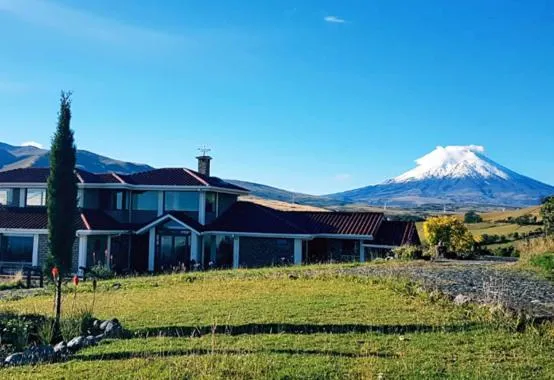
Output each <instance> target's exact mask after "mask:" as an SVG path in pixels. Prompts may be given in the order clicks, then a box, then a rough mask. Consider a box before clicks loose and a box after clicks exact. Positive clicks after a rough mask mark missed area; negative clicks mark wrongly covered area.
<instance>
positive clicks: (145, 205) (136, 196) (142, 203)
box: [132, 191, 158, 211]
mask: <svg viewBox="0 0 554 380" xmlns="http://www.w3.org/2000/svg"><path fill="white" fill-rule="evenodd" d="M132 204H133V210H143V211H154V210H157V209H158V192H157V191H140V192H135V193H133V195H132Z"/></svg>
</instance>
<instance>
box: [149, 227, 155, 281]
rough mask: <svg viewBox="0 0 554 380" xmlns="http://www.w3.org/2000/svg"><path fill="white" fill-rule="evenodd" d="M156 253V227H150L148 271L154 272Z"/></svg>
mask: <svg viewBox="0 0 554 380" xmlns="http://www.w3.org/2000/svg"><path fill="white" fill-rule="evenodd" d="M155 255H156V227H152V228H150V232H149V235H148V271H149V272H154V257H155Z"/></svg>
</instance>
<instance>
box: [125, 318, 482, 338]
mask: <svg viewBox="0 0 554 380" xmlns="http://www.w3.org/2000/svg"><path fill="white" fill-rule="evenodd" d="M478 327H479V324H477V323H473V322H472V323H464V324H456V325H446V326H432V325H423V324H409V325H362V324H290V323H248V324H243V325H234V326H165V327H148V328H143V329H139V330H136V331H134V334H132V335H133V336H131V338H133V337H134V338H145V337H153V336H168V337H190V336H201V335H207V334H225V335H245V334H248V335H256V334H296V335H307V334H348V333H378V334H407V333H426V332H446V333H448V332H460V331H469V330H474V329H476V328H478Z"/></svg>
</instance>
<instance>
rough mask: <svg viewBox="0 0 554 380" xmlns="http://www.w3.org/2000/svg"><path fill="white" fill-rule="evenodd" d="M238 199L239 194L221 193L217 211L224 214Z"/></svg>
mask: <svg viewBox="0 0 554 380" xmlns="http://www.w3.org/2000/svg"><path fill="white" fill-rule="evenodd" d="M236 201H237V196H236V195H233V194H225V193H219V204H218V210H217V212H218V213H219V215H221V214H223V213H224V212H225V211H227V209H228V208H229V207H231V206H232V205H233V204H234V203H235V202H236Z"/></svg>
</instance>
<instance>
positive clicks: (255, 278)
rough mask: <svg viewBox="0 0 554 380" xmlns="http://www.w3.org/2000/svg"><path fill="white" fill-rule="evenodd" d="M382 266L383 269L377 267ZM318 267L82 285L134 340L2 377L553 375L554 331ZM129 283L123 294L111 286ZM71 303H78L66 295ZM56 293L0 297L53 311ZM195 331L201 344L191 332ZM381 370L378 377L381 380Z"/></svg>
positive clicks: (7, 306) (30, 309)
mask: <svg viewBox="0 0 554 380" xmlns="http://www.w3.org/2000/svg"><path fill="white" fill-rule="evenodd" d="M373 265H375V264H373ZM327 268H328V269H321V268H316V269H319V270H322V273H321V274H318V275H315V276H310V277H308V276H306V275H305V274H306V272H305V271H313V269H314V268H313V267H308V268H303V269H298V268H290V269H265V270H248V271H224V272H211V273H200V274H189V275H170V276H156V277H139V278H132V279H125V280H112V281H104V282H101V283H99V286H98V291H97V293H96V296H93V294H92V292H91V287H90V283H82V284H80V285H79V293H78V295H77V306H76V307H75V308H81V307H83V306H84V305H88V307H90V305H91V304H92V302H93V298H95V301H94V302H95V305H94V310H93V312H94V314H95V315H96V316H97V317H99V318H110V317H117V318H118V319H119V320H120V321H121V323H122V324H123V326H124V327H125V328H127V329H128V330H130V331H131V332H132V333H133V338H130V339H124V340H111V341H106V342H104V343H103V344H101V345H99V346H97V347H91V348H87V349H84V350H82V351H80V352H79V353H78V354H77V355H76V356H75V357H74V358H73V359H72V360H71V361H69V362H66V363H58V364H49V365H42V366H36V367H19V368H8V369H0V378H6V379H8V378H10V379H11V378H33V379H37V378H63V377H65V378H70V377H71V378H90V377H94V378H106V379H107V378H109V379H113V378H120V377H122V378H158V377H163V378H222V379H223V378H225V379H227V378H314V379H321V378H338V379H343V378H378V377H379V376H381V377H383V378H385V379H392V378H441V379H442V378H445V377H450V378H480V379H482V378H491V379H492V378H494V379H499V378H529V377H535V378H552V377H551V376H552V374H554V361H552V357H553V355H554V327H553V326H552V325H542V326H539V327H529V328H527V329H526V330H525V331H524V332H515V325H516V323H515V321H514V320H511V319H507V318H506V317H501V318H500V317H498V318H500V319H497V317H492V316H491V315H490V312H489V311H488V310H487V309H484V308H477V307H475V306H466V307H457V306H454V305H453V304H452V303H450V302H448V301H445V300H443V299H441V298H437V297H430V296H429V295H427V294H425V293H422V292H418V291H417V289H414V287H412V286H409V284H405V283H399V282H394V281H392V280H390V279H370V278H368V279H361V278H351V277H340V276H337V275H334V274H333V273H332V270H333V269H334V268H335V267H327ZM114 282H118V283H120V284H121V287H120V288H119V289H115V288H114V287H113V286H112V285H113V283H114ZM64 308H65V310H67V313H70V312H71V310H72V309H73V308H74V306H73V296H72V295H70V296H67V297H66V299H65V301H64ZM51 310H52V297H51V296H36V297H30V298H25V299H21V300H15V301H2V302H0V311H17V312H20V313H44V314H49V313H51ZM196 328H198V329H199V330H200V331H202V335H201V336H200V337H191V332H192V331H194V330H195V329H196ZM380 374H381V375H380Z"/></svg>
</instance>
